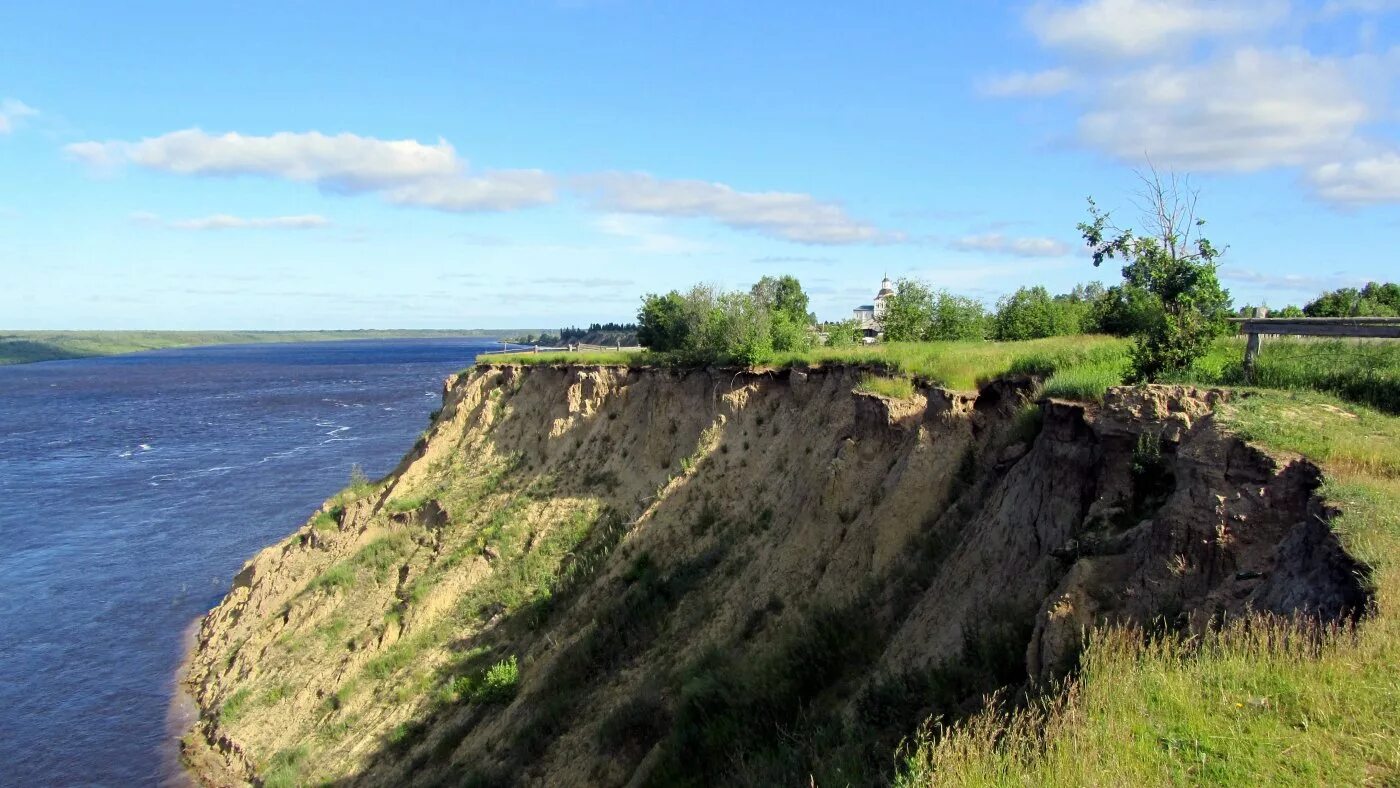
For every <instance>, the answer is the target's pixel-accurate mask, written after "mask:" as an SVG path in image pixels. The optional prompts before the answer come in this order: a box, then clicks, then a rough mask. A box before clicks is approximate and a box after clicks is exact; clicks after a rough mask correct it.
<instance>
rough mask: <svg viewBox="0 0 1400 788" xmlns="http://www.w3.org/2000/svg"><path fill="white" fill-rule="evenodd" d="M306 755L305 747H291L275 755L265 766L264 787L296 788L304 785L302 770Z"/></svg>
mask: <svg viewBox="0 0 1400 788" xmlns="http://www.w3.org/2000/svg"><path fill="white" fill-rule="evenodd" d="M306 757H307V751H306V748H305V747H291V748H288V749H285V750H282V751H281V752H278V753H277V754H276V755H273V756H272V758H271V759H270V760H268V762H267V765H266V766H265V767H263V779H262V785H263V786H264V788H296V786H300V785H302V784H303V782H304V780H303V779H302V773H301V772H302V768H303V766H304V765H305V761H306Z"/></svg>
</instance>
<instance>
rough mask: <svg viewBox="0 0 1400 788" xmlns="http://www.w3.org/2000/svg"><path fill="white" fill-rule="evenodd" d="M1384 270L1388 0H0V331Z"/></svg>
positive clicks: (1390, 54) (1398, 56)
mask: <svg viewBox="0 0 1400 788" xmlns="http://www.w3.org/2000/svg"><path fill="white" fill-rule="evenodd" d="M1149 165H1150V166H1152V167H1155V168H1157V169H1158V170H1160V171H1163V172H1166V171H1174V172H1177V173H1180V174H1189V175H1190V177H1191V183H1192V184H1193V186H1194V187H1195V188H1197V189H1198V190H1199V214H1200V215H1201V216H1203V217H1205V218H1206V219H1207V220H1208V222H1209V223H1208V225H1207V226H1206V230H1207V235H1208V236H1209V237H1210V238H1211V240H1212V241H1214V243H1215V244H1216V245H1217V246H1222V245H1223V246H1227V247H1228V249H1227V252H1226V254H1225V256H1224V257H1223V258H1222V261H1221V262H1222V268H1221V277H1222V279H1223V281H1224V284H1225V285H1226V287H1228V288H1229V289H1230V291H1231V293H1232V295H1233V296H1234V298H1235V301H1236V303H1237V304H1245V303H1249V304H1256V305H1257V304H1267V305H1272V306H1275V307H1277V306H1282V305H1284V304H1288V303H1302V302H1305V301H1306V300H1307V299H1308V298H1309V297H1311V296H1312V295H1315V294H1316V293H1317V292H1319V291H1321V290H1324V289H1330V288H1335V287H1340V286H1351V285H1355V284H1358V283H1362V282H1365V281H1367V280H1370V279H1382V280H1384V279H1389V280H1397V279H1400V254H1398V253H1397V248H1400V0H1319V2H1315V3H1302V2H1288V1H1287V0H1250V1H1249V2H1239V1H1238V0H1169V1H1168V0H1084V1H1081V2H1071V1H1069V0H1033V1H1032V2H1024V3H990V2H989V3H967V2H957V3H953V2H929V0H923V1H922V2H903V1H902V0H889V1H888V2H881V3H877V4H870V3H836V2H833V3H810V2H804V3H796V2H790V3H786V2H765V1H763V0H742V1H740V2H729V0H707V2H704V3H679V2H673V3H671V2H642V1H641V0H553V1H546V0H520V1H519V2H443V3H428V2H401V3H393V4H385V3H363V2H336V3H329V2H325V3H321V2H311V1H310V0H306V1H299V2H286V1H285V0H279V1H278V2H240V3H236V4H235V3H198V4H195V3H186V2H170V3H156V2H140V1H139V0H133V2H125V3H97V2H91V3H72V2H62V1H61V0H55V1H54V2H44V3H6V4H3V5H0V328H7V329H251V328H257V329H314V328H469V327H493V328H500V327H522V328H523V327H532V328H533V327H553V326H560V325H572V324H586V323H589V322H593V321H600V322H604V321H626V320H631V319H632V318H633V317H634V316H635V313H636V308H637V304H638V301H639V298H640V296H641V294H643V293H646V292H664V291H666V290H670V289H673V288H679V289H684V288H686V287H688V286H689V285H691V284H694V283H697V282H709V283H714V284H718V285H720V286H722V287H726V288H740V287H747V286H748V285H749V284H751V283H752V282H754V281H755V280H757V279H758V278H759V277H760V276H763V275H764V274H782V273H790V274H793V275H796V276H797V277H799V278H800V279H801V280H802V282H803V284H804V286H805V287H806V289H807V291H808V292H809V293H810V295H811V297H812V306H813V309H814V310H815V311H816V313H817V315H818V316H819V317H820V318H822V319H841V318H844V317H848V316H849V314H850V310H851V309H852V308H854V307H855V306H858V305H860V304H863V303H870V300H871V297H872V296H873V295H874V293H875V291H876V290H877V289H878V287H879V283H880V279H881V277H882V276H884V275H886V274H888V275H889V276H890V277H892V278H899V277H917V278H921V279H924V280H926V281H928V282H929V283H931V284H932V285H933V286H934V287H937V288H946V289H948V290H950V291H953V292H956V293H960V294H964V295H971V296H974V297H976V298H979V299H982V300H984V301H986V302H987V303H988V304H993V303H995V301H996V299H997V298H998V297H1000V296H1002V295H1004V294H1006V293H1008V292H1011V291H1013V290H1015V289H1016V288H1018V287H1021V286H1027V285H1044V286H1046V287H1048V288H1050V289H1051V290H1052V291H1064V290H1068V289H1069V288H1070V287H1072V286H1073V285H1074V284H1075V283H1076V282H1084V281H1091V280H1100V281H1104V282H1107V283H1112V282H1114V281H1115V280H1116V279H1117V278H1118V271H1117V269H1116V268H1115V267H1114V266H1113V265H1112V264H1111V263H1110V264H1107V265H1105V266H1104V267H1103V268H1100V269H1095V268H1094V267H1093V265H1092V261H1091V259H1090V257H1089V255H1088V253H1087V251H1086V250H1085V249H1084V247H1083V243H1082V241H1081V239H1080V238H1079V235H1078V232H1077V230H1076V229H1075V227H1076V224H1077V223H1078V222H1080V221H1083V220H1084V219H1085V217H1086V210H1085V208H1086V203H1085V199H1086V197H1089V196H1091V195H1092V196H1093V197H1094V198H1095V199H1096V201H1097V202H1098V203H1099V205H1100V206H1101V207H1104V208H1106V209H1109V210H1112V211H1113V212H1114V213H1113V216H1114V219H1115V220H1117V221H1118V222H1119V223H1120V224H1123V225H1126V226H1138V224H1139V222H1138V220H1139V212H1138V210H1137V209H1136V208H1135V207H1134V205H1133V203H1134V194H1135V192H1136V190H1137V188H1138V181H1137V176H1136V174H1135V171H1140V170H1142V169H1143V168H1145V167H1147V166H1149Z"/></svg>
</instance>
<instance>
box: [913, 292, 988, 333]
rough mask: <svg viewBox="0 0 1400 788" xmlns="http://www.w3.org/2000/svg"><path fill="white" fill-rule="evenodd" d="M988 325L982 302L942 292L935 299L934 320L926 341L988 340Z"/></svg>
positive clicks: (929, 327)
mask: <svg viewBox="0 0 1400 788" xmlns="http://www.w3.org/2000/svg"><path fill="white" fill-rule="evenodd" d="M987 324H988V320H987V309H986V307H984V306H982V302H981V301H978V300H977V299H975V298H968V297H967V296H958V295H953V294H952V293H949V292H948V291H947V290H940V291H938V293H936V294H935V295H934V298H933V320H932V321H931V322H930V324H929V326H928V328H927V329H926V330H925V331H924V339H928V340H939V339H944V340H957V339H986V338H987V327H988V326H987Z"/></svg>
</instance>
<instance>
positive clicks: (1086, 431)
mask: <svg viewBox="0 0 1400 788" xmlns="http://www.w3.org/2000/svg"><path fill="white" fill-rule="evenodd" d="M865 374H866V373H865V372H863V371H862V370H859V369H856V368H851V367H840V366H837V367H829V368H820V369H811V370H806V371H799V370H784V371H773V372H765V371H751V370H723V369H703V370H668V369H628V368H622V367H599V366H579V365H570V366H553V367H551V366H534V367H517V366H510V365H503V366H491V365H481V366H478V367H477V368H475V369H474V370H472V371H470V372H468V373H464V374H463V375H461V376H459V377H457V378H454V379H452V380H450V381H448V383H447V384H446V386H445V390H444V396H443V407H442V409H441V411H440V412H439V413H438V414H437V415H436V417H435V419H434V421H433V423H432V425H431V426H430V428H429V430H428V431H427V432H426V433H425V435H424V437H423V438H422V439H421V440H420V441H419V443H418V444H417V445H416V446H415V447H414V449H413V451H412V452H410V453H409V455H408V456H407V457H405V459H404V461H403V462H402V463H401V464H400V466H399V468H398V469H397V470H396V471H395V472H394V473H393V474H391V475H390V476H389V477H388V478H386V479H385V480H383V481H382V482H380V483H375V484H365V485H360V486H358V487H353V488H351V489H349V490H347V491H345V492H343V493H341V494H340V495H338V496H336V497H335V498H333V499H332V500H331V501H328V502H327V504H326V505H325V506H324V507H323V508H322V509H321V510H320V511H319V512H317V513H316V514H315V515H314V516H313V517H312V518H311V519H310V520H309V521H308V522H307V524H306V525H304V526H303V527H302V528H300V529H299V530H298V531H297V532H296V533H295V534H293V535H292V536H290V537H289V538H288V539H287V540H285V541H283V542H282V543H280V544H278V545H275V546H273V547H269V548H267V549H266V550H264V551H262V552H261V553H259V554H258V555H257V556H256V557H254V558H253V559H252V560H251V561H249V562H248V564H247V565H246V566H245V567H244V569H243V570H242V571H241V572H240V573H239V574H238V576H237V577H236V578H235V580H234V583H233V587H232V589H231V590H230V592H229V594H228V596H227V597H226V598H225V599H224V600H223V602H222V603H221V604H220V605H219V606H218V607H216V608H215V609H214V610H212V611H211V612H210V613H209V614H208V616H207V617H206V618H205V619H204V621H203V623H202V625H201V627H200V632H199V638H198V644H197V646H196V648H195V650H194V652H193V654H192V655H191V658H190V668H189V675H188V678H187V682H186V683H187V686H188V689H189V691H190V692H191V694H192V695H193V696H194V698H195V700H196V702H197V704H198V706H199V708H200V710H201V716H200V720H199V722H198V724H197V725H196V727H195V728H194V730H192V731H191V732H190V733H189V735H188V736H187V737H186V738H185V741H184V746H185V753H186V759H187V762H188V763H189V764H190V765H191V768H192V771H193V772H194V773H195V775H196V776H197V777H198V778H199V779H200V780H201V781H203V782H205V783H207V784H211V785H236V784H245V783H263V784H295V783H300V782H313V781H314V782H325V781H330V782H337V783H346V784H366V785H401V784H413V785H438V784H442V785H447V784H452V785H459V784H477V785H494V784H519V785H535V784H539V785H646V784H667V785H670V784H711V783H716V782H723V783H726V784H734V783H737V784H775V783H777V784H790V783H794V782H802V783H804V784H805V783H807V782H808V780H809V778H811V779H815V780H816V782H817V783H818V784H827V783H832V784H871V783H880V782H883V781H885V780H886V779H888V776H889V772H890V770H891V769H892V768H893V765H894V760H893V754H894V751H895V748H896V747H897V746H898V743H899V742H900V740H901V739H902V738H903V737H905V736H907V735H908V734H910V733H912V732H913V730H914V729H915V728H916V727H917V726H918V724H919V723H920V722H922V721H923V720H924V719H926V718H928V717H929V716H931V715H942V716H943V717H944V718H947V719H955V718H956V717H958V716H959V715H962V714H966V713H968V712H970V711H973V710H975V709H976V708H978V706H979V704H980V702H981V699H982V698H983V696H984V695H985V694H986V693H987V692H989V691H992V690H995V689H998V688H1003V687H1009V688H1011V689H1010V690H1008V693H1009V694H1008V693H1004V694H1003V696H1004V697H1008V696H1009V697H1012V698H1014V697H1015V696H1016V694H1017V693H1021V694H1023V695H1024V694H1025V693H1031V692H1035V691H1037V688H1039V687H1043V686H1046V683H1047V681H1048V680H1050V679H1053V678H1055V677H1057V676H1060V675H1062V674H1064V673H1065V672H1067V671H1071V670H1073V668H1074V664H1075V658H1076V655H1077V653H1078V649H1079V646H1080V644H1081V642H1082V637H1083V633H1084V631H1085V629H1086V628H1088V627H1093V626H1099V625H1103V624H1107V623H1122V624H1133V625H1141V626H1146V627H1155V628H1158V629H1162V630H1167V631H1181V632H1190V631H1199V630H1201V629H1203V628H1205V627H1208V626H1211V625H1213V624H1215V623H1218V622H1219V621H1221V620H1224V619H1226V618H1228V617H1230V616H1235V615H1239V614H1241V613H1243V612H1245V611H1249V610H1254V611H1272V612H1277V613H1281V614H1301V615H1310V616H1316V617H1319V618H1323V619H1326V620H1329V621H1331V620H1338V619H1346V618H1351V617H1355V616H1357V615H1360V614H1361V613H1362V612H1363V611H1364V610H1365V609H1366V607H1367V604H1368V591H1367V584H1366V577H1367V571H1368V570H1367V568H1366V567H1365V566H1364V565H1362V564H1360V563H1359V562H1357V561H1356V560H1354V559H1353V558H1352V557H1350V556H1349V555H1348V554H1347V553H1346V552H1345V551H1344V550H1343V549H1342V547H1341V546H1340V545H1339V543H1338V541H1337V540H1336V538H1335V536H1334V535H1333V533H1332V532H1331V530H1330V528H1329V527H1328V521H1329V519H1330V517H1331V516H1332V515H1333V512H1332V511H1331V510H1330V509H1329V508H1328V506H1326V505H1325V504H1324V502H1322V501H1321V500H1319V499H1318V498H1317V496H1316V495H1315V492H1316V490H1317V488H1318V486H1319V484H1320V481H1321V476H1320V473H1319V471H1318V469H1317V468H1316V467H1315V466H1314V465H1312V464H1311V463H1309V462H1308V461H1306V460H1305V459H1302V458H1300V457H1295V456H1278V455H1274V454H1270V453H1267V452H1264V451H1261V450H1260V449H1257V448H1255V447H1253V446H1251V445H1249V444H1248V443H1246V442H1244V441H1242V440H1240V439H1239V438H1237V437H1235V436H1233V435H1231V434H1230V433H1229V432H1228V431H1226V430H1224V429H1222V428H1221V427H1220V426H1219V425H1218V424H1217V423H1216V421H1215V419H1214V417H1213V414H1212V408H1213V405H1214V404H1215V403H1216V402H1217V401H1218V400H1219V399H1220V398H1222V397H1225V396H1227V395H1226V394H1225V393H1223V392H1219V391H1205V390H1197V389H1192V388H1183V387H1161V386H1154V387H1142V388H1120V389H1113V390H1111V391H1110V392H1109V393H1108V394H1107V396H1106V397H1105V400H1104V402H1103V404H1102V405H1101V406H1100V405H1096V406H1086V405H1081V404H1076V403H1069V402H1061V401H1054V400H1048V401H1042V402H1034V401H1032V397H1033V392H1034V391H1035V381H1033V380H1030V379H1006V380H998V381H994V382H992V383H989V384H988V385H986V386H984V387H983V388H982V389H981V390H980V391H977V392H956V391H948V390H944V389H940V388H937V387H931V386H926V385H921V386H916V388H915V391H914V394H913V395H912V396H910V397H906V398H902V399H891V398H887V397H883V396H878V395H875V394H869V393H863V392H862V391H861V390H860V388H861V387H860V383H861V380H862V377H863V375H865Z"/></svg>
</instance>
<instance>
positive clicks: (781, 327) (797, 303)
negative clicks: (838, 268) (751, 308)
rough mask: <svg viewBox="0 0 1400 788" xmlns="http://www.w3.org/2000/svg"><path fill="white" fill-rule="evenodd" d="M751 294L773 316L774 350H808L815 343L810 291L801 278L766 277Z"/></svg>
mask: <svg viewBox="0 0 1400 788" xmlns="http://www.w3.org/2000/svg"><path fill="white" fill-rule="evenodd" d="M749 293H750V295H751V296H752V297H753V298H754V299H755V300H756V301H757V302H758V303H759V304H761V305H762V306H763V307H764V308H765V309H767V310H768V312H769V314H770V315H771V316H772V334H773V349H774V350H776V351H779V352H782V351H794V350H806V349H807V348H810V347H811V346H812V343H813V342H814V341H815V336H814V334H813V332H812V331H811V330H809V328H810V326H811V325H812V323H814V322H815V321H814V320H813V319H812V317H811V316H810V315H809V314H807V305H808V299H807V294H806V293H805V292H803V291H802V283H801V282H799V281H797V277H794V276H780V277H772V276H765V277H763V278H762V279H760V280H758V282H757V284H755V285H754V286H753V288H752V289H751V290H750V291H749Z"/></svg>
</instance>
